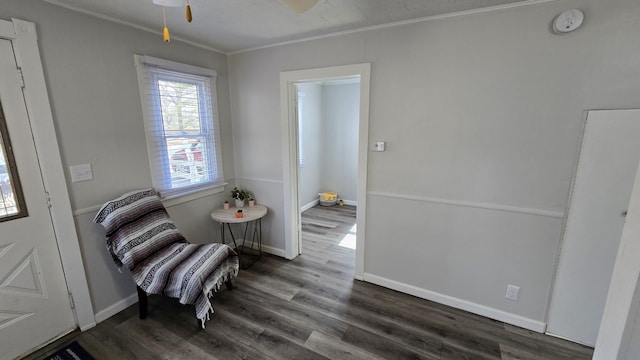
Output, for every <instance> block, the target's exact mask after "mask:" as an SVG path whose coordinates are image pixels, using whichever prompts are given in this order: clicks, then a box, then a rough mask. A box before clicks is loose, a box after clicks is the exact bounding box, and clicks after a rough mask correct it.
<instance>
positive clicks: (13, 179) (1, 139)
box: [0, 103, 29, 222]
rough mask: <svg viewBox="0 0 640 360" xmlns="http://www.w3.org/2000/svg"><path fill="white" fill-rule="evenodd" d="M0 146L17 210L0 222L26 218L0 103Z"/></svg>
mask: <svg viewBox="0 0 640 360" xmlns="http://www.w3.org/2000/svg"><path fill="white" fill-rule="evenodd" d="M0 146H1V147H2V153H3V154H4V160H5V166H6V169H7V176H8V177H9V181H10V184H11V188H12V189H11V190H12V191H13V197H14V201H15V203H16V207H17V208H18V212H17V213H15V214H12V215H7V216H0V222H5V221H11V220H16V219H21V218H24V217H28V216H29V211H28V209H27V202H26V200H25V197H24V192H23V191H22V184H21V183H20V176H19V174H18V166H17V165H16V159H15V157H14V155H13V147H12V146H11V138H10V136H9V127H8V126H7V119H6V118H5V116H4V109H3V108H2V103H0ZM0 196H1V195H0Z"/></svg>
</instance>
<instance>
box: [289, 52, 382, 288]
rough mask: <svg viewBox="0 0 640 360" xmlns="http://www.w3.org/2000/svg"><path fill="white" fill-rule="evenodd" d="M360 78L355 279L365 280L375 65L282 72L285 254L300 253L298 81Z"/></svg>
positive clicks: (294, 255) (290, 257)
mask: <svg viewBox="0 0 640 360" xmlns="http://www.w3.org/2000/svg"><path fill="white" fill-rule="evenodd" d="M348 78H360V119H359V130H358V134H359V136H358V139H359V140H358V192H357V197H358V199H357V202H358V209H357V212H356V224H357V231H356V239H357V240H356V263H355V278H356V279H358V280H363V279H364V270H365V269H364V253H365V252H364V251H365V219H366V216H365V213H366V209H367V207H366V202H367V160H368V150H369V146H368V143H369V91H370V84H371V64H370V63H363V64H353V65H344V66H333V67H326V68H317V69H306V70H295V71H284V72H281V73H280V114H281V130H282V164H283V166H282V168H283V180H284V181H283V194H284V196H283V197H284V199H283V200H284V226H285V232H284V235H285V257H286V258H287V259H293V258H295V257H296V256H298V255H299V254H300V247H299V239H300V230H301V229H300V212H299V201H298V186H297V184H298V145H297V144H298V139H297V137H298V125H297V116H296V111H297V106H296V91H295V84H296V83H300V82H313V81H320V80H337V79H348Z"/></svg>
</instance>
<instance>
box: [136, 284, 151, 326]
mask: <svg viewBox="0 0 640 360" xmlns="http://www.w3.org/2000/svg"><path fill="white" fill-rule="evenodd" d="M136 288H137V289H138V311H139V313H140V319H144V318H146V317H147V307H148V305H147V293H146V292H145V291H144V290H142V289H141V288H140V286H136Z"/></svg>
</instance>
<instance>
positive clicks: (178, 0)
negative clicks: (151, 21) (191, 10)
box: [151, 0, 187, 6]
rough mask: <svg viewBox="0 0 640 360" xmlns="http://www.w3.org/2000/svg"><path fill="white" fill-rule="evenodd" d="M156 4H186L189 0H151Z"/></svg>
mask: <svg viewBox="0 0 640 360" xmlns="http://www.w3.org/2000/svg"><path fill="white" fill-rule="evenodd" d="M151 1H153V3H154V4H156V5H160V6H185V5H187V0H151Z"/></svg>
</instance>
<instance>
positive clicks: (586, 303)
mask: <svg viewBox="0 0 640 360" xmlns="http://www.w3.org/2000/svg"><path fill="white" fill-rule="evenodd" d="M639 139H640V110H613V111H590V112H589V114H588V116H587V123H586V126H585V133H584V139H583V142H582V149H581V151H580V159H579V162H578V168H577V170H576V176H575V181H574V185H573V194H572V198H571V203H570V205H569V211H568V215H567V223H566V226H565V233H564V239H563V243H562V249H561V253H560V262H559V264H558V270H557V274H556V281H555V285H554V290H553V294H552V298H551V304H550V307H549V319H548V322H547V332H548V333H551V334H554V335H559V336H561V337H564V338H568V339H571V340H574V341H577V342H579V343H582V344H586V345H590V346H593V345H594V344H595V341H596V338H597V336H598V329H599V328H600V321H601V319H602V313H603V311H604V304H605V301H606V298H607V292H608V289H609V283H610V281H611V274H612V272H613V265H614V263H615V259H616V255H617V251H618V245H619V243H620V237H621V236H622V228H623V226H624V221H625V213H626V210H627V206H628V205H629V199H630V197H631V190H632V188H633V182H634V179H635V173H636V169H637V168H638V161H639V160H640V141H639Z"/></svg>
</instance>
